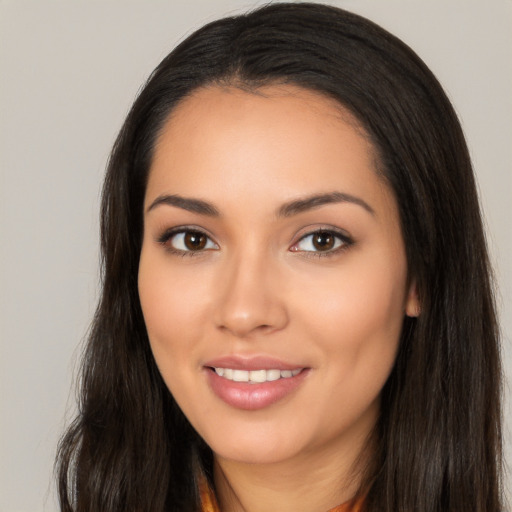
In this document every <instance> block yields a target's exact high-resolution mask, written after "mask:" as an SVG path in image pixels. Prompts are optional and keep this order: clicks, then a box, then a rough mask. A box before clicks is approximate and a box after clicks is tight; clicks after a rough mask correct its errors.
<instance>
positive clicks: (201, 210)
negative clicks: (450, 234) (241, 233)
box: [146, 192, 375, 217]
mask: <svg viewBox="0 0 512 512" xmlns="http://www.w3.org/2000/svg"><path fill="white" fill-rule="evenodd" d="M336 203H352V204H355V205H358V206H361V207H362V208H364V209H365V210H366V211H367V212H368V213H370V214H372V215H375V210H374V209H373V208H372V207H371V206H370V205H369V204H368V203H367V202H366V201H364V200H363V199H361V198H359V197H356V196H353V195H351V194H345V193H344V192H330V193H326V194H315V195H312V196H308V197H305V198H301V199H296V200H293V201H290V202H288V203H285V204H283V205H282V206H281V207H280V208H279V209H278V210H277V216H278V217H292V216H293V215H297V214H299V213H303V212H305V211H308V210H312V209H315V208H319V207H321V206H324V205H327V204H336ZM160 205H168V206H175V207H177V208H181V209H183V210H187V211H189V212H192V213H197V214H199V215H206V216H208V217H220V212H219V210H218V209H217V208H216V207H215V206H214V205H213V204H211V203H208V202H207V201H203V200H202V199H193V198H190V197H183V196H180V195H177V194H171V195H161V196H158V197H157V198H156V199H155V200H154V201H153V202H152V203H151V204H150V205H149V207H148V209H147V210H146V212H147V213H148V212H150V211H151V210H153V209H154V208H156V207H157V206H160Z"/></svg>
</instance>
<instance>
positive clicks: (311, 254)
mask: <svg viewBox="0 0 512 512" xmlns="http://www.w3.org/2000/svg"><path fill="white" fill-rule="evenodd" d="M187 233H189V234H191V233H193V234H197V235H200V236H205V237H206V238H207V242H206V244H208V243H212V244H214V245H215V246H216V247H215V248H211V247H209V248H208V247H207V248H201V249H199V250H196V251H194V250H183V249H177V248H176V247H173V246H172V245H171V244H170V242H171V241H172V239H173V238H174V237H175V236H177V235H181V234H183V235H185V234H187ZM319 234H325V235H330V236H333V237H334V238H335V244H339V245H338V246H335V247H334V248H333V249H328V250H326V251H305V250H300V249H297V247H298V245H299V244H300V243H301V242H303V241H304V240H306V239H307V238H309V237H313V236H315V235H319ZM157 242H158V243H159V244H161V245H163V246H164V247H165V248H166V250H167V251H169V252H170V253H172V254H175V255H178V256H182V257H187V256H189V257H194V256H200V255H201V254H204V253H205V252H208V251H211V250H216V249H218V247H219V246H218V244H217V243H216V242H214V241H213V240H212V239H211V237H210V236H209V235H208V234H206V233H205V232H204V231H203V230H201V229H198V228H195V227H187V226H181V227H178V228H172V229H168V230H166V231H165V232H164V233H162V235H160V236H159V237H158V238H157ZM353 244H354V240H353V239H352V238H350V237H349V236H348V235H347V234H345V233H342V232H340V231H338V230H336V229H333V228H319V229H315V230H314V231H310V232H308V233H306V234H305V235H303V236H301V237H300V238H299V240H297V242H295V243H294V244H293V245H292V246H291V247H290V249H289V250H290V251H292V252H300V253H302V254H303V255H304V256H305V257H308V258H326V257H330V256H334V255H336V254H338V253H340V252H343V251H346V250H347V249H349V248H350V247H351V246H352V245H353Z"/></svg>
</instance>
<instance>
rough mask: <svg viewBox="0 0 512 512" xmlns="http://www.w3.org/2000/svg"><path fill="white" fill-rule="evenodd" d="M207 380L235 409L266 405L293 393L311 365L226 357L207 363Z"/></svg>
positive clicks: (218, 394)
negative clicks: (300, 365)
mask: <svg viewBox="0 0 512 512" xmlns="http://www.w3.org/2000/svg"><path fill="white" fill-rule="evenodd" d="M204 368H205V370H207V372H206V376H207V382H208V384H209V386H210V389H211V390H212V391H213V393H214V394H215V395H217V397H218V398H220V399H221V400H222V401H223V402H225V403H226V404H228V405H229V406H231V407H234V408H236V409H242V410H248V411H255V410H259V409H264V408H265V407H268V406H270V405H272V404H275V403H276V402H279V401H280V400H282V399H284V398H286V397H288V396H289V395H291V394H292V393H293V392H294V391H295V390H296V389H297V388H298V387H299V386H300V385H301V383H302V382H303V381H304V379H305V378H306V376H307V375H308V374H309V371H310V369H309V368H306V367H298V366H294V365H289V364H286V363H283V362H281V361H278V360H275V359H269V358H266V357H265V358H263V357H261V358H260V357H255V358H250V359H243V358H238V357H236V356H235V357H226V358H222V359H218V360H216V361H211V362H209V363H207V364H206V365H205V367H204Z"/></svg>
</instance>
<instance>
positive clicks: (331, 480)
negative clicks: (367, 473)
mask: <svg viewBox="0 0 512 512" xmlns="http://www.w3.org/2000/svg"><path fill="white" fill-rule="evenodd" d="M366 444H367V443H366V442H365V440H361V442H360V443H358V444H357V443H356V444H352V445H351V446H346V445H345V446H344V447H333V446H332V445H329V446H326V447H325V448H324V449H322V450H315V451H314V452H311V453H305V454H300V456H297V457H294V458H293V459H291V460H287V461H283V462H278V463H271V464H246V463H240V462H237V461H233V460H227V459H223V458H222V457H218V456H216V457H215V467H214V477H215V486H216V491H217V497H218V501H219V505H220V509H221V510H222V512H268V511H269V510H279V511H280V512H292V511H293V512H296V511H297V510H307V511H308V512H309V511H310V512H326V511H328V510H331V509H333V508H335V507H336V506H338V505H341V504H343V503H345V502H347V501H349V500H351V499H352V498H353V497H354V496H355V495H356V493H357V492H358V490H359V488H360V485H361V478H362V474H363V471H364V468H365V460H368V458H367V455H366V456H362V455H361V454H363V453H365V454H368V452H369V451H370V447H369V446H366Z"/></svg>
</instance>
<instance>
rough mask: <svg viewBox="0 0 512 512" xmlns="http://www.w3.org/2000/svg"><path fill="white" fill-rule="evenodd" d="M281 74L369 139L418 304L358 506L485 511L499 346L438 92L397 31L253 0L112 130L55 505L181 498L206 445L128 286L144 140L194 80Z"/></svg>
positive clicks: (467, 186)
mask: <svg viewBox="0 0 512 512" xmlns="http://www.w3.org/2000/svg"><path fill="white" fill-rule="evenodd" d="M273 83H290V84H294V85H299V86H302V87H304V88H307V89H310V90H314V91H317V92H319V93H321V94H323V95H326V96H328V97H331V98H335V99H336V100H337V101H338V102H339V103H340V104H342V105H343V106H344V107H345V108H348V109H349V110H350V111H351V112H352V113H353V114H354V115H355V116H356V118H357V119H358V120H359V122H360V123H361V124H362V126H363V127H364V128H365V130H366V132H367V133H368V135H369V137H370V138H371V140H372V142H373V145H374V148H375V150H376V155H377V158H376V160H377V166H378V172H379V173H380V174H381V175H382V177H383V178H384V179H385V180H386V181H387V183H388V184H389V185H390V187H391V189H392V190H393V191H394V194H395V197H396V200H397V203H398V207H399V212H400V219H401V228H402V233H403V238H404V241H405V246H406V253H407V261H408V268H409V272H410V276H411V278H413V279H414V280H415V282H416V284H417V288H418V291H419V295H420V300H421V307H422V311H421V314H420V316H419V318H417V319H410V318H406V319H405V321H404V326H403V331H402V338H401V342H400V348H399V353H398V357H397V360H396V363H395V366H394V368H393V371H392V374H391V376H390V377H389V379H388V381H387V383H386V385H385V387H384V389H383V391H382V410H381V414H380V418H379V421H378V424H377V425H376V427H375V432H374V436H375V439H376V448H375V452H374V453H373V457H372V463H371V464H370V465H369V466H368V467H367V470H366V475H365V478H364V479H363V484H362V485H363V486H364V488H362V489H361V491H362V492H364V493H365V494H366V496H367V498H366V510H368V511H377V510H378V511H387V512H411V511H413V510H414V511H416V512H434V511H436V512H441V511H442V512H446V511H457V512H459V511H465V512H471V511H474V512H477V511H478V512H484V511H485V512H498V511H500V510H502V503H501V499H502V498H501V480H500V474H501V430H500V391H501V389H500V382H501V381H500V375H501V373H500V372H501V369H500V358H499V345H498V337H499V336H498V328H497V323H496V318H495V308H494V303H493V293H492V286H491V280H490V270H489V263H488V257H487V251H486V243H485V238H484V233H483V229H482V222H481V216H480V210H479V204H478V198H477V194H476V187H475V183H474V177H473V172H472V168H471V162H470V158H469V155H468V150H467V147H466V143H465V140H464V136H463V133H462V130H461V127H460V125H459V122H458V120H457V117H456V114H455V112H454V109H453V108H452V106H451V104H450V102H449V100H448V99H447V97H446V95H445V93H444V92H443V90H442V88H441V86H440V85H439V83H438V82H437V80H436V79H435V77H434V76H433V75H432V73H431V72H430V71H429V69H428V68H427V67H426V65H425V64H424V63H423V62H422V61H421V60H420V58H419V57H418V56H417V55H416V54H415V53H414V52H413V51H412V50H411V49H410V48H409V47H408V46H406V45H405V44H404V43H402V42H401V41H400V40H398V39H397V38H396V37H394V36H392V35H391V34H389V33H388V32H386V31H385V30H383V29H382V28H380V27H379V26H377V25H375V24H374V23H372V22H370V21H368V20H366V19H364V18H362V17H360V16H357V15H354V14H351V13H349V12H346V11H343V10H341V9H337V8H334V7H328V6H324V5H320V4H307V3H299V4H289V3H287V4H270V5H267V6H265V7H263V8H260V9H257V10H255V11H253V12H251V13H249V14H247V15H243V16H236V17H230V18H225V19H222V20H219V21H215V22H213V23H210V24H208V25H207V26H205V27H203V28H201V29H199V30H198V31H197V32H195V33H194V34H192V35H191V36H190V37H188V38H187V39H186V40H185V41H183V42H182V43H181V44H180V45H179V46H178V47H177V48H176V49H175V50H174V51H173V52H172V53H170V54H169V55H168V56H167V57H166V58H165V59H164V60H163V61H162V62H161V64H160V65H159V66H158V67H157V69H156V70H155V71H154V72H153V74H152V75H151V76H150V78H149V79H148V81H147V83H146V85H145V87H144V88H143V90H142V91H141V93H140V94H139V96H138V98H137V100H136V101H135V103H134V105H133V107H132V109H131V111H130V113H129V114H128V117H127V119H126V121H125V123H124V125H123V127H122V129H121V131H120V133H119V136H118V138H117V141H116V143H115V145H114V148H113V151H112V154H111V157H110V161H109V164H108V170H107V175H106V179H105V184H104V190H103V202H102V210H101V249H102V258H103V260H102V263H103V265H102V270H103V274H102V277H103V289H102V295H101V300H100V303H99V306H98V309H97V312H96V315H95V317H94V321H93V324H92V328H91V332H90V336H89V341H88V345H87V347H86V350H85V354H84V358H83V366H82V372H81V382H80V389H81V394H80V403H79V413H78V416H77V418H76V419H75V421H74V423H73V424H72V425H71V427H70V428H69V430H68V432H67V434H66V435H65V437H63V439H62V441H61V444H60V446H59V454H58V459H57V472H58V480H59V495H60V502H61V507H62V510H63V511H66V512H69V511H76V512H78V511H80V512H82V511H84V512H85V511H88V512H90V511H95V512H97V511H99V510H101V511H103V512H114V511H118V512H119V511H143V510H144V511H152V512H158V511H164V510H169V511H180V512H186V511H190V512H192V511H196V510H198V507H199V498H198V490H197V484H196V476H197V473H198V468H201V469H202V470H203V471H205V472H206V473H207V474H208V472H209V469H210V464H211V453H210V452H209V449H208V447H206V446H205V445H204V444H203V442H202V441H201V439H200V438H199V436H198V435H197V434H196V433H195V432H194V430H193V429H192V427H191V426H190V425H189V423H188V422H187V420H186V419H185V418H184V416H183V415H182V413H181V411H180V410H179V408H178V407H177V405H176V404H175V402H174V400H173V397H172V395H171V394H170V393H169V391H168V389H167V388H166V386H165V384H164V382H163V380H162V378H161V377H160V374H159V372H158V369H157V367H156V365H155V362H154V360H153V356H152V354H151V350H150V348H149V342H148V338H147V333H146V329H145V325H144V321H143V318H142V313H141V308H140V304H139V298H138V292H137V272H138V262H139V255H140V250H141V243H142V230H143V226H142V204H143V198H144V193H145V186H146V181H147V176H148V170H149V168H150V164H151V158H152V151H153V147H154V144H155V140H156V139H157V137H158V134H159V131H160V129H161V127H162V125H163V123H164V121H165V120H166V119H167V118H168V116H169V114H170V113H171V111H172V109H173V108H174V107H175V106H176V104H177V103H178V102H179V101H180V100H182V99H183V98H184V97H185V96H187V95H188V94H190V93H191V92H192V91H194V90H195V89H196V88H198V87H203V86H207V85H215V84H224V85H226V84H227V85H231V86H235V87H241V88H244V89H249V90H254V89H257V88H258V87H259V86H261V85H266V84H273Z"/></svg>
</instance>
